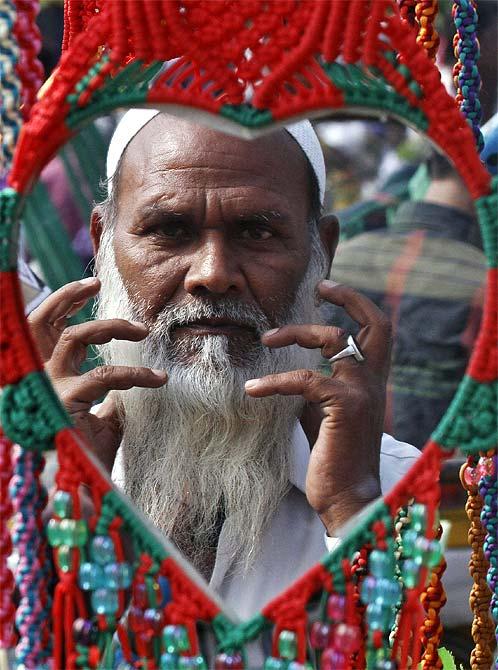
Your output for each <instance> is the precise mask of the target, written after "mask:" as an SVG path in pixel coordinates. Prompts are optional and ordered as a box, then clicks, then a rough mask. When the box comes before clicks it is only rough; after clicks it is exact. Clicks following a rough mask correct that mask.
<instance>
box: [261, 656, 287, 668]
mask: <svg viewBox="0 0 498 670" xmlns="http://www.w3.org/2000/svg"><path fill="white" fill-rule="evenodd" d="M263 670H287V661H284V659H283V658H276V657H275V656H268V657H267V658H266V659H265V664H264V665H263Z"/></svg>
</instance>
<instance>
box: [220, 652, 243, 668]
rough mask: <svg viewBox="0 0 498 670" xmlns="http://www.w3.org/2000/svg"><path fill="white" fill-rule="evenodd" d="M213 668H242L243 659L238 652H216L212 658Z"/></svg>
mask: <svg viewBox="0 0 498 670" xmlns="http://www.w3.org/2000/svg"><path fill="white" fill-rule="evenodd" d="M214 668H215V670H243V668H244V660H243V658H242V654H241V653H240V652H235V653H233V654H217V656H216V658H215V659H214Z"/></svg>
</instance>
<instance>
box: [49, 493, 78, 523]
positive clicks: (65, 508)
mask: <svg viewBox="0 0 498 670" xmlns="http://www.w3.org/2000/svg"><path fill="white" fill-rule="evenodd" d="M52 504H53V507H54V513H55V514H57V516H58V517H60V518H61V519H69V518H70V517H71V516H72V514H73V498H72V496H71V494H70V493H68V492H67V491H57V492H56V494H55V495H54V499H53V502H52Z"/></svg>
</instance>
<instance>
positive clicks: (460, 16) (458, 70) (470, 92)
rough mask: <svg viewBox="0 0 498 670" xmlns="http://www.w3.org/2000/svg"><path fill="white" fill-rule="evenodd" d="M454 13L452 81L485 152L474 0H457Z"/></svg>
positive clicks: (478, 144)
mask: <svg viewBox="0 0 498 670" xmlns="http://www.w3.org/2000/svg"><path fill="white" fill-rule="evenodd" d="M452 15H453V20H454V22H455V27H456V33H455V36H454V38H453V49H454V53H455V58H456V63H455V66H454V68H453V81H454V83H455V88H456V91H457V94H456V101H457V103H458V105H459V107H460V110H461V112H462V114H463V115H464V116H465V118H466V119H467V122H468V123H469V125H470V127H471V128H472V132H473V133H474V137H475V141H476V144H477V149H478V151H482V149H483V147H484V140H483V137H482V133H481V130H480V123H481V118H482V111H481V103H480V101H479V91H480V89H481V77H480V76H479V70H478V69H477V61H478V60H479V56H480V51H479V41H478V39H477V9H476V3H475V0H455V2H454V3H453V7H452Z"/></svg>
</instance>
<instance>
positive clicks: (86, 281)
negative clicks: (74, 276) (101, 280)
mask: <svg viewBox="0 0 498 670" xmlns="http://www.w3.org/2000/svg"><path fill="white" fill-rule="evenodd" d="M96 281H97V277H85V278H84V279H80V284H84V285H86V284H95V282H96Z"/></svg>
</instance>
